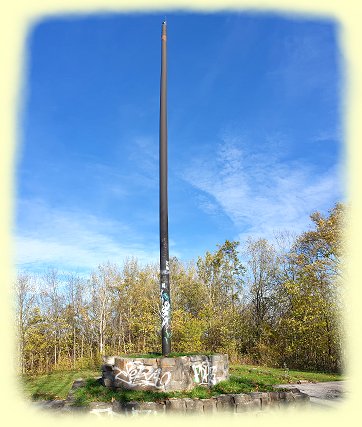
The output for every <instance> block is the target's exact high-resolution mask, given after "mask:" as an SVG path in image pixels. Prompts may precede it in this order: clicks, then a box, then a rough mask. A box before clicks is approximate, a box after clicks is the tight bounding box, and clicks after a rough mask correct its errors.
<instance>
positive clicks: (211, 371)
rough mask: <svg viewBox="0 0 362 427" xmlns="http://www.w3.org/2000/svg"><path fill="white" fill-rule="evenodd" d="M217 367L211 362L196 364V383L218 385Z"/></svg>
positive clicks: (194, 368)
mask: <svg viewBox="0 0 362 427" xmlns="http://www.w3.org/2000/svg"><path fill="white" fill-rule="evenodd" d="M216 369H217V368H216V366H211V365H210V363H209V362H207V361H203V362H201V363H194V364H193V365H192V370H193V371H194V381H195V383H198V384H207V385H215V384H216Z"/></svg>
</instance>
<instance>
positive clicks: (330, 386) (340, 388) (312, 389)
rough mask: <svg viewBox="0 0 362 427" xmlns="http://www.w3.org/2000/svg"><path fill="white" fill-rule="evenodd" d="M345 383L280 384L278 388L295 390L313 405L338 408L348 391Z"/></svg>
mask: <svg viewBox="0 0 362 427" xmlns="http://www.w3.org/2000/svg"><path fill="white" fill-rule="evenodd" d="M346 384H347V381H327V382H321V383H303V384H280V385H278V386H276V387H278V388H297V389H298V390H300V391H301V392H302V393H306V394H308V396H309V397H310V401H311V403H312V404H313V405H317V406H328V407H334V408H336V407H338V406H339V405H340V404H341V402H343V400H344V398H345V397H346V395H347V393H348V391H347V390H346Z"/></svg>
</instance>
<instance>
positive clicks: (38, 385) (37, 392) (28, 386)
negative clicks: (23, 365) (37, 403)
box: [20, 370, 100, 400]
mask: <svg viewBox="0 0 362 427" xmlns="http://www.w3.org/2000/svg"><path fill="white" fill-rule="evenodd" d="M97 375H100V373H99V371H90V370H84V371H56V372H52V373H50V374H46V375H37V376H33V375H32V376H31V375H22V376H21V377H20V381H21V386H22V389H23V390H24V394H25V396H26V397H28V398H32V399H45V400H53V399H65V398H66V397H67V395H68V393H69V390H70V388H71V387H72V384H73V382H74V381H75V380H76V379H77V378H83V379H87V378H91V377H95V376H97Z"/></svg>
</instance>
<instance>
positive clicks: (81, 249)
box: [15, 200, 158, 270]
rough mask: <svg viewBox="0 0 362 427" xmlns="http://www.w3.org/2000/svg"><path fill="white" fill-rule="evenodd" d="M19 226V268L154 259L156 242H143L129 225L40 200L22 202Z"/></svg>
mask: <svg viewBox="0 0 362 427" xmlns="http://www.w3.org/2000/svg"><path fill="white" fill-rule="evenodd" d="M18 209H19V210H21V211H22V213H21V226H20V227H19V228H18V230H17V231H16V233H15V248H16V255H15V262H16V265H17V267H19V268H29V269H42V268H43V267H46V266H54V267H57V268H61V269H66V270H74V269H77V270H90V269H93V268H95V267H97V266H98V265H99V264H101V263H103V262H106V261H111V262H117V263H122V262H123V260H124V259H125V258H127V257H128V258H129V257H137V258H138V259H139V261H140V262H141V263H148V262H155V261H156V260H157V258H158V245H157V241H155V245H152V244H149V242H144V241H143V240H142V238H141V237H140V236H138V235H137V233H135V232H134V231H133V230H132V229H131V228H130V227H129V226H127V225H125V224H122V223H119V222H116V221H110V220H107V219H104V218H97V217H96V216H94V215H91V214H88V213H84V212H81V211H74V210H73V211H69V210H68V211H66V210H59V209H52V208H50V207H49V206H47V205H46V204H45V203H43V202H41V201H39V200H38V201H34V200H32V201H30V200H26V201H21V202H19V205H18Z"/></svg>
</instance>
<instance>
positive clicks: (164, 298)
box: [160, 21, 171, 356]
mask: <svg viewBox="0 0 362 427" xmlns="http://www.w3.org/2000/svg"><path fill="white" fill-rule="evenodd" d="M160 273H161V274H160V281H161V319H162V355H163V356H168V355H169V353H170V352H171V299H170V281H169V277H170V274H169V273H170V271H169V251H168V200H167V58H166V21H164V22H163V23H162V34H161V93H160Z"/></svg>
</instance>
